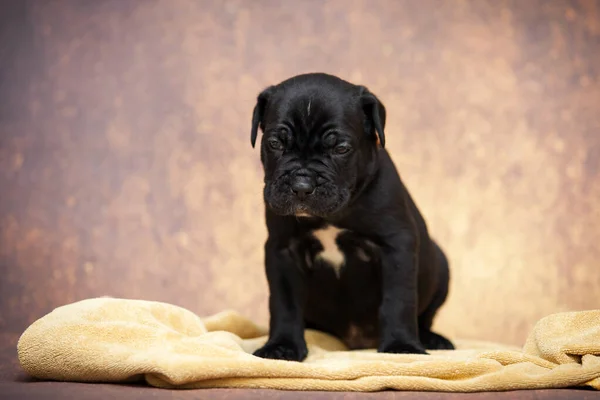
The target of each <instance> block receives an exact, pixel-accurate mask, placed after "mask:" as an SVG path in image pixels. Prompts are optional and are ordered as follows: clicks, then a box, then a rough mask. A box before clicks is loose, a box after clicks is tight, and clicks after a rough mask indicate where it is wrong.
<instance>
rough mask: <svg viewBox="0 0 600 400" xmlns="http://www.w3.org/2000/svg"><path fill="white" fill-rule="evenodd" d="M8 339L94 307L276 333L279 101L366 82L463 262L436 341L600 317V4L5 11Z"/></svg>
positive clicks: (0, 50) (36, 5)
mask: <svg viewBox="0 0 600 400" xmlns="http://www.w3.org/2000/svg"><path fill="white" fill-rule="evenodd" d="M0 6H1V11H0V35H1V46H0V135H1V136H0V268H1V271H0V272H1V274H0V279H1V283H0V301H1V311H2V312H1V314H0V329H2V330H4V331H13V332H19V331H21V330H22V329H24V328H25V327H26V325H27V324H28V323H30V322H32V321H33V320H34V319H36V318H38V317H40V316H41V315H43V313H46V312H48V311H50V310H51V309H52V308H54V307H56V306H59V305H62V304H65V303H68V302H72V301H76V300H80V299H84V298H87V297H92V296H102V295H110V296H120V297H127V298H140V299H148V300H159V301H167V302H171V303H175V304H178V305H181V306H184V307H187V308H189V309H191V310H193V311H194V312H196V313H198V314H201V315H206V314H212V313H215V312H218V311H221V310H223V309H227V308H233V309H237V310H239V311H241V312H243V313H245V314H246V315H248V316H250V317H253V318H256V319H258V320H259V321H261V322H263V323H266V321H267V318H268V314H267V302H266V300H267V286H266V281H265V277H264V273H263V267H262V262H263V253H262V246H263V241H264V240H265V237H266V230H265V226H264V219H263V211H262V199H261V190H262V186H261V180H262V178H261V168H260V164H259V154H258V151H257V150H253V149H252V148H251V147H250V140H249V133H250V116H251V111H252V107H253V106H254V99H255V96H256V94H257V93H258V92H259V91H260V90H261V89H262V88H263V87H265V86H266V85H268V84H271V83H275V82H277V81H280V80H282V79H285V78H287V77H289V76H291V75H293V74H297V73H300V72H307V71H325V72H330V73H334V74H338V75H339V76H341V77H343V78H347V79H350V80H352V81H355V82H357V83H362V84H365V85H368V86H369V87H370V88H371V89H372V90H373V91H374V92H375V93H377V94H378V95H379V96H380V97H381V99H383V101H384V103H385V104H386V106H387V109H388V113H389V119H388V121H389V122H388V127H387V134H386V137H387V138H389V139H388V143H389V150H390V152H391V153H392V155H393V158H394V159H395V161H396V163H397V165H398V167H399V169H400V171H401V174H402V175H403V177H404V180H405V181H406V183H407V184H408V186H409V188H410V190H411V191H412V193H413V195H414V197H415V198H416V200H417V201H418V204H419V205H420V207H421V209H422V211H423V213H424V215H425V216H426V218H427V220H428V222H429V225H430V228H431V231H432V233H433V235H434V236H435V237H436V238H437V239H438V240H439V242H440V243H441V244H442V245H443V247H444V248H445V249H446V251H447V253H448V254H449V257H450V259H451V262H452V275H453V278H452V279H453V280H452V286H451V293H450V297H449V300H448V302H447V305H446V306H445V307H444V308H443V311H442V312H441V314H440V317H439V320H438V322H437V325H438V327H439V329H440V330H443V331H444V332H447V333H448V334H450V335H451V336H452V337H462V338H478V339H485V340H501V341H505V342H509V343H515V344H520V343H522V341H523V340H524V338H525V336H526V334H527V332H528V331H529V329H530V328H531V326H532V324H533V323H534V322H535V321H536V320H538V319H539V318H540V317H542V316H544V315H546V314H549V313H553V312H558V311H564V310H580V309H589V308H598V307H600V261H599V258H600V238H599V234H600V224H599V223H600V202H599V196H600V83H599V72H600V2H598V1H593V0H592V1H561V0H553V1H544V0H529V1H521V0H514V1H500V0H489V1H485V0H473V1H459V0H419V1H416V0H404V1H399V0H389V1H384V0H378V1H369V0H364V1H350V0H339V1H334V0H331V1H319V0H308V1H307V0H303V1H298V2H292V1H276V0H272V1H267V0H260V1H243V0H226V1H200V0H196V1H193V0H138V1H134V0H94V1H70V0H63V1H50V0H44V1H41V0H40V1H19V0H14V1H1V3H0Z"/></svg>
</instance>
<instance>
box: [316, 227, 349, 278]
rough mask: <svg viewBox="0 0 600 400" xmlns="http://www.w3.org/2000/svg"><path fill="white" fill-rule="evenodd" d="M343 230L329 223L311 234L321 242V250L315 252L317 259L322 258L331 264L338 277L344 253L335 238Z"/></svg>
mask: <svg viewBox="0 0 600 400" xmlns="http://www.w3.org/2000/svg"><path fill="white" fill-rule="evenodd" d="M343 232H344V230H343V229H338V228H336V227H335V226H331V225H329V226H327V227H325V228H323V229H319V230H316V231H314V232H313V236H314V237H315V238H317V240H318V241H319V242H321V246H323V251H321V252H320V253H318V254H317V259H322V260H324V261H327V263H329V264H331V266H332V267H333V269H334V271H335V274H336V275H337V276H338V278H339V276H340V270H341V268H342V265H344V261H345V259H344V253H342V252H341V251H340V249H339V247H338V245H337V243H336V241H335V240H336V239H337V237H338V236H339V235H340V234H341V233H343Z"/></svg>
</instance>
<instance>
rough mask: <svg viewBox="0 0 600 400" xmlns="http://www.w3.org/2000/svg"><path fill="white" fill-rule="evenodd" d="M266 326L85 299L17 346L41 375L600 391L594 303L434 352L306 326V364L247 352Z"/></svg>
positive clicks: (286, 385)
mask: <svg viewBox="0 0 600 400" xmlns="http://www.w3.org/2000/svg"><path fill="white" fill-rule="evenodd" d="M266 335H267V330H266V329H264V328H263V327H261V326H259V325H257V324H255V323H254V322H253V321H251V320H249V319H247V318H244V317H243V316H241V315H239V314H238V313H236V312H233V311H225V312H222V313H219V314H216V315H213V316H210V317H208V318H200V317H198V316H197V315H195V314H194V313H192V312H190V311H188V310H186V309H184V308H181V307H177V306H174V305H170V304H166V303H159V302H152V301H143V300H126V299H115V298H93V299H88V300H83V301H80V302H76V303H72V304H69V305H66V306H63V307H59V308H57V309H55V310H54V311H52V312H51V313H49V314H47V315H45V316H44V317H42V318H40V319H39V320H37V321H35V322H34V323H33V324H32V325H31V326H30V327H29V328H27V330H26V331H25V332H24V333H23V334H22V336H21V338H20V339H19V343H18V345H17V351H18V356H19V361H20V363H21V365H22V367H23V368H24V369H25V371H26V372H27V373H29V374H30V375H31V376H33V377H35V378H39V379H48V380H59V381H61V380H62V381H77V382H131V381H134V380H142V379H143V380H145V381H146V382H147V383H148V384H150V385H152V386H156V387H162V388H181V389H190V388H214V387H228V388H271V389H287V390H330V391H334V390H335V391H378V390H386V389H395V390H420V391H446V392H478V391H502V390H514V389H544V388H564V387H573V386H590V387H593V388H595V389H600V310H592V311H581V312H568V313H559V314H553V315H550V316H548V317H546V318H543V319H542V320H540V321H539V322H538V323H537V324H536V326H535V327H534V329H533V331H532V332H531V334H530V336H529V338H528V339H527V341H526V343H525V346H524V347H523V348H522V349H520V348H516V347H512V346H506V345H500V344H494V343H487V342H477V341H460V340H454V342H455V344H456V345H457V350H454V351H433V352H431V354H430V355H409V354H381V353H377V352H375V350H363V351H348V350H347V349H346V348H345V346H344V345H343V344H342V343H341V342H340V341H339V340H337V339H336V338H334V337H332V336H330V335H327V334H325V333H322V332H317V331H311V330H307V331H306V339H307V343H308V347H309V355H308V358H307V359H306V360H305V361H304V362H302V363H297V362H288V361H278V360H265V359H261V358H258V357H255V356H253V355H252V352H253V351H254V350H256V349H257V348H259V347H260V346H261V345H262V344H263V343H264V342H265V341H266V339H267V337H266Z"/></svg>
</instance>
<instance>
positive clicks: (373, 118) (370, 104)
mask: <svg viewBox="0 0 600 400" xmlns="http://www.w3.org/2000/svg"><path fill="white" fill-rule="evenodd" d="M360 102H361V106H362V109H363V111H364V113H365V130H366V131H367V133H368V134H369V135H377V136H376V138H377V142H378V143H379V144H381V147H385V133H384V131H383V130H384V128H385V106H384V105H383V103H382V102H381V101H380V100H379V99H378V98H377V96H375V95H374V94H373V93H371V92H370V91H369V89H367V88H366V87H364V86H361V91H360Z"/></svg>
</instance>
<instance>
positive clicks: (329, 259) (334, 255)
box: [309, 225, 375, 278]
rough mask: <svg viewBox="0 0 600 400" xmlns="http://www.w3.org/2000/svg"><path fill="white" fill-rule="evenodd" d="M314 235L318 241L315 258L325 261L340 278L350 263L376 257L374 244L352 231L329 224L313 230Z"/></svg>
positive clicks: (362, 261)
mask: <svg viewBox="0 0 600 400" xmlns="http://www.w3.org/2000/svg"><path fill="white" fill-rule="evenodd" d="M312 237H313V238H314V239H315V240H316V242H317V243H318V246H317V248H316V251H315V252H314V260H315V261H322V262H325V263H326V264H327V265H328V266H330V267H331V268H333V270H334V272H335V274H336V276H337V277H338V278H339V276H340V273H341V271H342V269H343V268H344V267H346V266H347V265H348V264H352V263H355V262H360V263H369V262H371V261H372V260H373V258H374V254H373V251H374V250H375V248H374V245H373V244H372V243H370V242H369V241H367V240H364V239H360V238H359V237H357V235H355V234H354V233H353V232H351V231H348V230H345V229H340V228H337V227H335V226H333V225H327V226H325V227H323V228H320V229H316V230H314V231H312ZM310 266H311V264H310V263H309V267H310Z"/></svg>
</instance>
